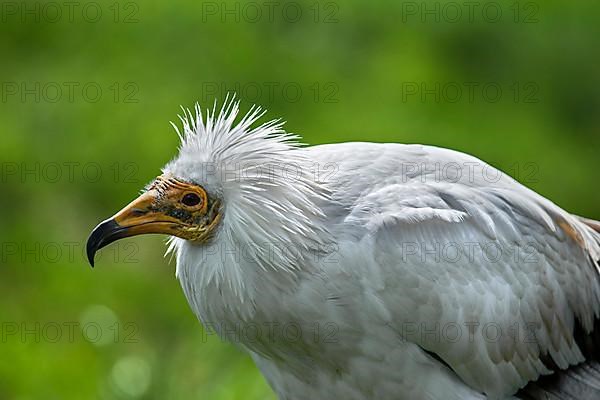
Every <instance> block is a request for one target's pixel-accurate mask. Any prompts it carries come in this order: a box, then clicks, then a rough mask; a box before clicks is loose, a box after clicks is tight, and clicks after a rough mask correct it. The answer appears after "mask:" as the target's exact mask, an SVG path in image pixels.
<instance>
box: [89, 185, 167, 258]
mask: <svg viewBox="0 0 600 400" xmlns="http://www.w3.org/2000/svg"><path fill="white" fill-rule="evenodd" d="M156 195H157V193H156V192H155V191H154V190H150V191H147V192H145V193H144V194H142V195H141V196H140V197H138V198H137V199H135V200H134V201H132V202H131V203H129V204H128V205H127V206H126V207H125V208H123V209H122V210H121V211H119V212H118V213H117V214H115V215H114V216H113V217H112V218H109V219H107V220H105V221H102V222H101V223H100V224H98V226H96V228H94V230H93V231H92V233H91V234H90V237H89V238H88V241H87V246H86V250H87V257H88V260H89V262H90V265H91V266H92V267H93V266H94V255H95V254H96V252H97V251H98V250H100V249H101V248H103V247H105V246H107V245H109V244H111V243H112V242H114V241H116V240H119V239H123V238H126V237H131V236H136V235H142V234H146V233H163V234H171V235H172V234H175V230H176V227H177V226H178V220H177V219H175V218H173V217H171V216H168V215H166V214H165V213H163V212H160V211H158V210H157V209H156V207H154V204H155V202H156Z"/></svg>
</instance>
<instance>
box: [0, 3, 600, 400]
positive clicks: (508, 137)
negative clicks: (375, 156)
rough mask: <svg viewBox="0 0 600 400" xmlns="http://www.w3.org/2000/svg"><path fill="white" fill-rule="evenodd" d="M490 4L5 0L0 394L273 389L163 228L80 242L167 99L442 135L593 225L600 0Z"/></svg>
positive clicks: (156, 394) (351, 132)
mask: <svg viewBox="0 0 600 400" xmlns="http://www.w3.org/2000/svg"><path fill="white" fill-rule="evenodd" d="M488 3H489V2H481V3H478V2H475V4H476V8H475V9H474V10H473V13H470V12H469V9H468V8H467V6H466V5H465V4H466V2H435V1H425V2H423V1H417V2H411V1H409V2H402V1H380V2H366V1H359V0H355V1H348V2H346V1H343V2H337V1H322V2H315V1H313V0H301V1H295V2H281V3H278V2H275V5H276V6H275V8H274V9H272V10H273V12H272V13H269V7H273V6H268V5H265V3H262V2H236V1H225V2H223V1H217V2H201V1H191V0H189V1H184V2H166V1H165V2H157V1H144V2H127V1H124V2H114V1H113V0H111V1H99V2H85V1H84V2H81V3H77V2H76V3H75V4H76V6H75V8H74V9H73V13H72V14H70V13H69V6H67V5H65V4H66V3H63V2H45V1H42V2H39V1H24V2H22V1H18V2H12V1H3V2H2V3H1V4H0V18H1V20H0V50H1V52H2V53H1V54H2V61H1V62H0V77H1V80H0V83H1V85H2V87H1V93H0V96H2V98H1V103H0V122H1V128H0V129H1V131H2V136H1V140H0V155H1V157H2V158H1V160H0V161H1V164H0V165H1V167H2V169H1V170H0V185H1V186H0V187H1V188H2V196H0V224H1V225H0V226H1V229H0V243H1V246H2V248H1V249H0V258H1V266H2V267H1V268H2V269H1V274H2V275H1V278H0V312H1V313H2V314H1V315H2V318H1V323H2V326H1V332H0V360H2V362H1V363H0V398H1V399H37V398H45V399H83V398H98V399H132V398H135V399H182V398H202V399H205V398H206V399H218V400H225V399H273V398H274V396H273V394H272V393H271V391H270V389H269V388H268V386H267V384H266V383H265V381H264V379H263V378H262V377H261V376H260V374H259V372H258V371H257V369H256V368H255V367H254V366H253V364H252V362H251V361H250V360H249V358H248V357H246V356H245V355H243V354H242V353H241V352H239V351H238V350H236V349H235V348H234V347H233V346H231V345H228V344H225V343H221V342H220V341H219V340H218V339H217V338H215V337H213V336H210V335H205V334H204V331H203V330H202V328H201V327H200V325H199V323H198V322H197V321H196V319H195V318H194V316H193V314H192V313H191V312H190V310H189V307H188V306H187V303H186V301H185V299H184V297H183V295H182V292H181V290H180V288H179V285H178V282H177V281H176V279H175V278H174V276H173V275H174V262H170V263H168V262H167V261H168V260H163V258H162V253H163V251H164V246H163V245H162V242H163V239H162V238H160V237H143V238H135V239H131V240H129V241H124V242H122V243H121V244H119V245H115V246H114V247H113V249H112V250H109V249H107V250H105V251H103V252H102V254H100V258H99V260H98V263H97V264H98V268H96V270H90V269H89V267H88V266H87V263H86V261H85V258H84V255H83V246H84V243H85V239H86V237H87V235H88V233H89V231H90V229H91V228H92V227H93V226H94V225H95V224H96V223H97V222H98V221H99V220H100V219H103V218H105V217H107V216H109V215H111V214H112V213H113V212H114V211H116V210H117V209H119V208H120V207H121V206H122V205H124V204H125V203H126V202H127V201H129V200H130V199H132V198H133V197H134V196H135V195H136V193H137V192H138V190H139V189H141V188H142V187H143V185H144V184H145V183H146V182H148V181H149V180H151V179H152V178H153V177H154V176H155V175H156V174H158V173H159V171H160V167H161V166H162V165H163V164H164V163H165V162H167V161H168V160H169V159H170V158H171V157H173V156H174V154H175V152H176V147H177V137H176V135H175V134H174V133H173V130H172V128H171V127H170V126H169V123H168V121H170V120H175V121H176V120H177V118H176V115H177V113H178V112H180V110H179V106H180V105H184V106H192V105H193V104H194V102H196V101H199V102H200V103H201V104H202V105H203V106H205V107H210V106H211V105H212V102H213V101H214V100H215V99H217V100H221V99H223V98H224V96H225V94H226V92H228V91H237V92H238V94H239V96H240V97H241V98H242V100H243V106H244V107H246V108H247V107H249V106H250V105H251V104H252V103H258V104H261V105H263V106H264V107H266V108H268V109H269V113H268V116H269V117H283V118H284V119H285V120H287V128H288V129H289V130H290V131H293V132H297V133H299V134H301V135H302V136H303V138H304V141H305V142H306V143H309V144H318V143H327V142H342V141H351V140H362V141H382V142H383V141H390V142H402V143H426V144H434V145H438V146H444V147H450V148H454V149H458V150H461V151H465V152H468V153H471V154H474V155H476V156H478V157H480V158H482V159H484V160H486V161H488V162H490V163H492V164H494V165H495V166H497V167H500V168H501V169H503V170H505V171H506V172H507V173H509V174H511V175H513V176H514V177H515V178H516V179H518V180H519V181H521V182H523V183H524V184H526V185H527V186H529V187H531V188H533V189H534V190H536V191H538V192H540V193H541V194H543V195H545V196H547V197H549V198H550V199H552V200H554V201H555V202H556V203H557V204H559V205H560V206H562V207H564V208H566V209H567V210H570V211H572V212H574V213H577V214H581V215H587V216H589V217H593V218H596V219H600V193H599V191H598V190H597V188H596V186H597V183H598V167H599V164H598V161H599V160H598V154H599V153H600V112H598V110H599V107H600V90H599V89H600V74H599V73H598V71H599V68H600V53H599V51H598V49H600V43H599V41H600V25H599V24H598V23H597V21H598V18H599V17H600V5H598V4H597V3H593V2H587V1H583V0H580V1H575V2H558V1H549V2H528V1H507V2H505V1H501V2H492V4H491V5H489V4H488ZM271 4H273V3H271ZM53 7H54V8H53ZM452 7H454V8H452ZM57 8H58V11H59V12H60V13H61V15H60V16H59V15H58V14H57V13H56V9H57ZM28 10H29V11H28ZM97 10H100V12H101V15H100V16H99V17H98V14H97ZM257 10H258V13H260V14H257ZM298 10H300V12H301V14H298ZM428 10H429V11H428ZM457 10H458V12H459V13H460V14H457ZM498 10H500V11H501V13H502V14H501V17H500V18H496V17H495V15H496V14H495V12H497V11H498ZM436 85H437V86H436ZM57 87H58V88H59V89H57ZM469 87H472V88H474V90H473V92H472V96H470V94H469ZM69 88H73V92H72V93H71V92H70V90H69ZM97 88H100V89H101V94H99V95H98V94H96V92H95V90H97ZM415 88H416V92H415ZM457 88H458V89H459V90H461V91H462V93H461V94H460V95H457V93H458V92H457V91H456V90H457ZM484 88H485V90H492V92H489V93H487V92H485V91H484ZM497 88H500V90H501V95H500V96H495V95H494V94H493V89H497ZM490 93H491V94H490ZM357 173H360V171H357ZM111 252H112V253H111ZM99 329H100V330H101V334H98V331H99ZM71 334H72V335H71Z"/></svg>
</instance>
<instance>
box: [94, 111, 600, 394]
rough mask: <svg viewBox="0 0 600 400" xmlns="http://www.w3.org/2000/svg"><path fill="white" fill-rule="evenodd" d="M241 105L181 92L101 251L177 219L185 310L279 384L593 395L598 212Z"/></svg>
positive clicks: (458, 162) (598, 388)
mask: <svg viewBox="0 0 600 400" xmlns="http://www.w3.org/2000/svg"><path fill="white" fill-rule="evenodd" d="M238 111H239V103H238V102H236V101H234V100H228V101H226V102H225V103H224V104H223V106H222V107H221V108H220V110H219V109H216V107H213V108H212V111H211V110H207V111H206V112H205V113H204V114H203V113H202V111H201V109H200V107H199V106H198V105H196V107H195V112H194V113H192V112H191V111H190V110H184V115H183V116H182V117H180V119H181V121H182V126H181V130H179V129H178V127H177V126H176V130H177V133H178V134H179V136H180V139H181V146H180V149H179V155H178V156H177V157H176V158H174V159H173V160H172V161H171V162H169V163H168V164H167V165H166V166H165V167H164V168H163V173H162V175H160V176H159V177H157V178H156V180H154V181H153V182H152V183H150V184H149V185H148V186H147V187H146V188H145V190H144V191H143V194H142V195H141V196H140V197H138V198H137V199H136V200H134V201H133V202H132V203H130V204H129V205H127V206H126V207H125V208H123V209H122V210H121V211H119V212H118V213H117V214H116V215H114V216H113V217H112V218H109V219H107V220H105V221H103V222H101V223H100V224H99V225H98V226H97V227H96V228H95V229H94V231H93V232H92V234H91V235H90V238H89V240H88V244H87V251H88V257H89V260H90V263H91V264H92V266H93V260H94V254H95V253H96V251H97V250H99V249H100V248H102V247H104V246H106V245H107V244H109V243H111V242H113V241H115V240H117V239H120V238H124V237H129V236H133V235H139V234H147V233H161V234H166V235H169V236H170V239H169V250H170V251H171V252H172V253H173V254H174V255H175V257H176V260H177V267H176V276H177V278H178V279H179V281H180V282H181V286H182V288H183V291H184V293H185V296H186V298H187V300H188V302H189V304H190V306H191V308H192V310H193V312H194V313H195V314H196V315H197V317H198V318H199V319H200V321H201V322H202V323H203V324H204V326H205V327H206V329H211V330H214V331H215V332H216V333H217V334H219V335H220V336H221V337H222V338H224V339H226V340H228V341H230V342H232V343H234V344H236V345H238V346H240V347H241V348H243V349H244V350H245V351H247V352H248V354H250V356H251V357H252V359H253V360H254V362H255V363H256V365H257V366H258V368H259V369H260V371H261V372H262V374H263V375H264V376H265V378H266V379H267V381H268V382H269V384H270V385H271V387H272V388H273V390H274V391H275V392H276V393H277V395H278V397H279V398H280V399H282V400H303V399H307V400H308V399H310V400H315V399H327V400H329V399H344V400H353V399H356V400H358V399H361V400H362V399H378V400H385V399H411V400H414V399H443V400H450V399H460V400H463V399H484V398H489V399H504V398H523V399H559V398H560V399H566V398H568V399H600V367H599V364H598V362H597V361H598V359H599V358H598V355H599V353H598V350H599V348H600V347H599V346H600V323H599V322H598V321H599V315H600V276H599V273H600V265H599V260H600V233H599V232H600V224H599V223H598V222H595V221H592V220H588V219H584V218H581V217H577V216H575V215H573V214H570V213H568V212H566V211H564V210H562V209H561V208H560V207H558V206H557V205H555V204H554V203H552V202H551V201H550V200H547V199H545V198H544V197H542V196H540V195H538V194H537V193H535V192H533V191H532V190H530V189H528V188H526V187H525V186H523V185H521V184H520V183H518V182H517V181H515V180H514V179H512V178H511V177H509V176H508V175H505V174H503V173H502V172H500V171H499V170H497V169H495V168H493V167H492V166H490V165H488V164H486V163H484V162H483V161H481V160H479V159H477V158H475V157H472V156H470V155H467V154H464V153H460V152H457V151H453V150H448V149H443V148H438V147H432V146H424V145H404V144H391V143H387V144H377V143H340V144H327V145H320V146H310V147H305V146H301V145H299V143H298V137H297V136H295V135H292V134H289V133H286V132H285V131H284V129H283V123H282V122H281V121H279V120H274V121H270V122H266V123H263V124H262V125H258V124H256V121H257V120H258V119H259V118H260V117H261V116H262V115H263V114H264V112H263V111H261V109H260V108H254V107H253V108H252V109H251V110H250V111H249V112H248V113H247V114H246V115H245V116H243V117H242V118H240V119H239V120H238V118H237V116H238ZM174 126H175V125H174Z"/></svg>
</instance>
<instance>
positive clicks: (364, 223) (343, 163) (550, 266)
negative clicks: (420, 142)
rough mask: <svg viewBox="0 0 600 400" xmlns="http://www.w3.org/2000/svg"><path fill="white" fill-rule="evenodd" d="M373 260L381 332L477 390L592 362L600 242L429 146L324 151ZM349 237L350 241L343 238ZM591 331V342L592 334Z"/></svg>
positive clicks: (531, 195) (527, 193)
mask: <svg viewBox="0 0 600 400" xmlns="http://www.w3.org/2000/svg"><path fill="white" fill-rule="evenodd" d="M313 152H314V153H315V157H316V158H317V159H320V160H322V162H323V163H330V164H331V163H333V164H334V165H336V168H337V169H336V174H334V175H333V176H331V177H330V179H329V180H328V182H329V183H330V185H331V186H332V188H333V189H332V192H333V195H334V197H335V198H336V200H337V201H338V202H339V203H341V204H343V209H344V210H346V212H344V213H343V215H342V216H340V218H341V219H343V221H342V222H341V224H340V226H341V227H342V228H340V229H339V232H338V236H344V235H346V236H348V235H352V237H351V238H350V239H352V240H355V241H357V242H359V243H360V244H361V245H362V248H363V249H371V251H372V255H371V259H372V260H373V265H372V266H371V268H376V269H377V273H378V274H379V275H380V276H381V277H382V278H381V284H379V285H374V287H373V288H372V292H373V296H375V297H376V298H377V299H378V300H379V301H381V303H382V304H383V306H384V307H385V308H386V310H387V311H388V313H387V314H386V316H384V317H382V318H385V319H387V320H386V321H385V323H386V324H388V325H390V326H392V327H394V329H395V330H396V331H397V332H398V333H399V334H400V335H401V336H402V337H403V338H404V339H405V340H409V341H412V342H414V343H416V344H418V345H419V346H420V347H422V348H423V349H424V350H425V351H427V352H430V353H433V354H435V355H436V357H439V358H440V359H441V360H443V362H444V363H445V364H446V365H447V366H448V367H449V368H451V369H452V370H453V371H454V372H455V373H456V374H457V375H458V376H459V377H460V378H462V379H463V380H464V381H465V382H466V383H468V384H469V385H470V386H472V387H473V388H476V389H477V390H479V391H481V392H484V393H486V394H487V395H490V396H496V397H500V396H506V395H510V394H514V393H515V392H517V390H518V389H519V388H522V387H524V386H525V385H527V383H528V382H531V381H535V380H536V379H538V378H539V377H540V376H541V375H545V374H551V373H553V372H554V371H558V370H563V369H567V368H569V366H573V365H576V364H579V363H582V362H583V361H585V360H586V358H590V357H592V356H593V355H592V354H591V352H592V351H594V350H595V349H597V348H598V347H595V346H598V345H600V343H594V342H593V339H592V336H591V335H592V333H593V330H594V325H595V324H596V323H597V321H598V316H599V314H600V278H599V265H598V260H600V235H599V234H598V233H597V232H595V231H594V230H593V229H592V228H591V227H590V226H588V224H590V225H591V223H589V222H588V224H586V223H584V221H582V220H580V219H579V218H577V217H575V216H573V215H571V214H569V213H567V212H565V211H563V210H562V209H560V208H559V207H557V206H556V205H554V204H553V203H551V202H550V201H548V200H546V199H545V198H543V197H541V196H539V195H538V194H536V193H535V192H533V191H531V190H529V189H527V188H526V187H524V186H522V185H521V184H519V183H518V182H516V181H514V180H513V179H512V178H510V177H508V176H507V175H504V174H502V173H501V172H499V171H498V170H496V169H494V168H493V167H491V166H489V165H487V164H485V163H483V162H482V161H480V160H478V159H475V158H473V157H470V156H467V155H465V154H462V153H458V152H454V151H450V150H444V149H439V148H433V147H426V146H410V145H408V146H406V145H375V144H346V145H335V146H319V147H318V148H316V149H315V150H313ZM348 232H352V233H348ZM597 332H598V331H596V333H597Z"/></svg>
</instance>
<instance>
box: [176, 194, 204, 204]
mask: <svg viewBox="0 0 600 400" xmlns="http://www.w3.org/2000/svg"><path fill="white" fill-rule="evenodd" d="M200 201H201V199H200V196H198V195H197V194H196V193H187V194H186V195H185V196H183V198H182V199H181V202H182V203H183V204H185V205H186V206H188V207H194V206H197V205H198V204H200Z"/></svg>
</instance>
